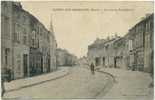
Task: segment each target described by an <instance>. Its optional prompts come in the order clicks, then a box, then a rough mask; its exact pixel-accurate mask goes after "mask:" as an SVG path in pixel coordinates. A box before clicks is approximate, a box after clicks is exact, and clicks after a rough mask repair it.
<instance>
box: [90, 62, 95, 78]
mask: <svg viewBox="0 0 155 100" xmlns="http://www.w3.org/2000/svg"><path fill="white" fill-rule="evenodd" d="M94 67H95V66H94V64H93V63H92V64H91V65H90V70H91V72H92V74H93V75H94V74H95V68H94Z"/></svg>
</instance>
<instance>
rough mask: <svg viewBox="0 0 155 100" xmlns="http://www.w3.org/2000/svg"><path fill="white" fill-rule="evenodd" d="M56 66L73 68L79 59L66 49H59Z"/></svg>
mask: <svg viewBox="0 0 155 100" xmlns="http://www.w3.org/2000/svg"><path fill="white" fill-rule="evenodd" d="M56 64H57V66H73V65H76V64H77V57H76V56H74V55H73V54H70V53H69V52H68V51H67V50H65V49H60V48H58V49H57V50H56Z"/></svg>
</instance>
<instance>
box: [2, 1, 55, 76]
mask: <svg viewBox="0 0 155 100" xmlns="http://www.w3.org/2000/svg"><path fill="white" fill-rule="evenodd" d="M1 29H2V31H1V33H2V35H1V36H2V37H1V43H2V45H1V48H2V51H1V52H2V53H1V54H2V55H1V56H2V76H3V75H6V74H9V73H7V70H10V72H11V78H12V79H17V78H22V77H28V76H34V75H38V74H41V73H46V72H50V71H53V70H54V69H55V67H56V64H55V63H56V62H55V61H56V59H55V57H54V56H55V55H53V54H52V53H51V52H55V49H56V46H55V44H56V41H55V39H54V34H53V33H52V32H50V31H48V30H47V29H46V28H45V27H44V25H43V24H42V23H41V22H40V21H39V20H38V19H37V18H35V17H34V16H33V15H32V14H30V13H29V12H27V11H25V10H24V9H23V8H22V5H21V4H20V3H19V2H11V1H2V2H1ZM52 50H53V51H52ZM54 60H55V61H54ZM54 62H55V63H54Z"/></svg>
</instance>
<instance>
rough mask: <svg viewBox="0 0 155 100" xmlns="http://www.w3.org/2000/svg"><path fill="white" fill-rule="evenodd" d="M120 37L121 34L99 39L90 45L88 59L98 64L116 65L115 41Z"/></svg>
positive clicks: (105, 65)
mask: <svg viewBox="0 0 155 100" xmlns="http://www.w3.org/2000/svg"><path fill="white" fill-rule="evenodd" d="M118 39H120V37H119V36H115V37H113V38H111V39H110V38H107V39H97V40H96V41H95V42H94V43H93V44H91V45H89V46H88V54H87V55H88V59H89V61H90V62H93V63H94V64H95V65H96V66H103V67H116V65H115V62H114V60H115V56H116V55H115V50H114V47H113V45H114V42H115V41H117V40H118Z"/></svg>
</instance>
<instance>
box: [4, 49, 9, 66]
mask: <svg viewBox="0 0 155 100" xmlns="http://www.w3.org/2000/svg"><path fill="white" fill-rule="evenodd" d="M8 56H9V48H6V49H5V65H8Z"/></svg>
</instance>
